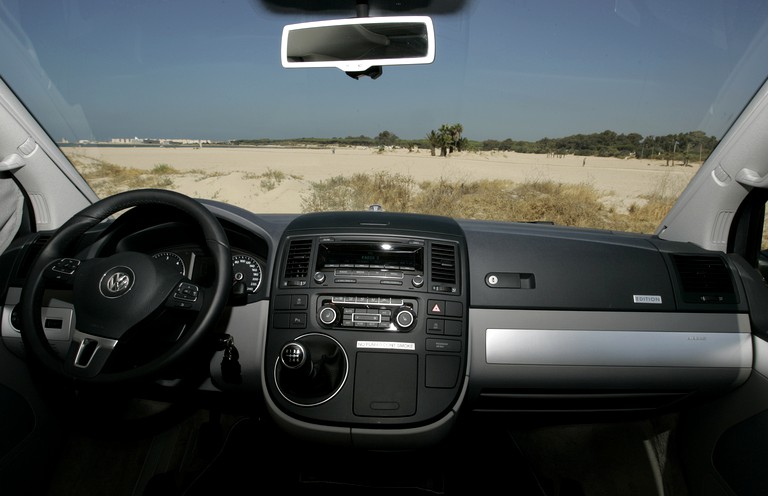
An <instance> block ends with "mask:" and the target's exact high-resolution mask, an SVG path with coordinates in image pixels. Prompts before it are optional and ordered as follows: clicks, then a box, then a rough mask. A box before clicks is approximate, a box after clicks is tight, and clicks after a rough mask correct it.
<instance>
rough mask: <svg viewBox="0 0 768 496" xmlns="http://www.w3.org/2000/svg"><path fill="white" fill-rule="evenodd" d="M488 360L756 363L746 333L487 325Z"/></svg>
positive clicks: (638, 364) (595, 363)
mask: <svg viewBox="0 0 768 496" xmlns="http://www.w3.org/2000/svg"><path fill="white" fill-rule="evenodd" d="M485 343H486V346H485V354H486V362H487V363H489V364H515V365H570V366H579V365H584V366H621V367H751V366H752V338H751V335H750V334H749V333H743V332H721V333H718V332H711V331H709V332H694V331H683V332H675V331H628V330H583V329H580V330H565V329H559V330H550V329H498V328H492V329H487V330H486V339H485Z"/></svg>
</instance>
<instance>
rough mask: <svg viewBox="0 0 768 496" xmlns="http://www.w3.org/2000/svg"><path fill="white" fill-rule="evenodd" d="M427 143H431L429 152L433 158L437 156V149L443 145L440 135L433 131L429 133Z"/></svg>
mask: <svg viewBox="0 0 768 496" xmlns="http://www.w3.org/2000/svg"><path fill="white" fill-rule="evenodd" d="M427 141H428V142H429V151H430V153H431V154H432V156H433V157H434V156H435V149H436V148H437V147H438V146H440V145H441V139H440V135H439V134H437V133H436V132H435V130H434V129H433V130H431V131H430V132H428V133H427Z"/></svg>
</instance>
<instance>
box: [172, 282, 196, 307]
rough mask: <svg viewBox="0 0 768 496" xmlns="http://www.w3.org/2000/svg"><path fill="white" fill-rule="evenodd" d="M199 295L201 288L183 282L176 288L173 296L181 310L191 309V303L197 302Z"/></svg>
mask: <svg viewBox="0 0 768 496" xmlns="http://www.w3.org/2000/svg"><path fill="white" fill-rule="evenodd" d="M199 294H200V288H199V287H197V286H195V285H194V284H190V283H188V282H182V283H180V284H179V285H178V286H177V287H176V292H175V293H174V294H173V298H174V299H175V300H176V303H177V306H178V307H179V308H189V307H191V303H194V302H195V301H197V297H198V295H199ZM185 304H186V305H185Z"/></svg>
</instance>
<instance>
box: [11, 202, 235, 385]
mask: <svg viewBox="0 0 768 496" xmlns="http://www.w3.org/2000/svg"><path fill="white" fill-rule="evenodd" d="M137 206H150V207H151V206H159V207H173V208H176V209H178V210H180V211H182V212H183V213H185V214H187V215H188V216H189V217H190V218H192V219H193V220H194V222H195V223H196V224H197V226H198V227H199V228H200V230H201V231H202V235H203V236H202V237H203V239H204V240H205V244H206V246H207V248H208V251H209V252H210V255H211V257H212V264H211V265H212V269H213V277H212V278H211V281H212V282H211V283H210V286H208V287H204V286H201V285H199V284H195V283H193V282H192V281H190V280H189V279H187V278H185V277H183V276H182V275H180V274H179V272H178V271H177V270H176V269H174V268H173V267H171V266H169V265H168V264H164V263H159V261H157V260H154V259H152V257H151V256H150V255H147V254H144V253H138V252H131V251H125V252H117V253H115V254H113V255H109V256H105V257H93V258H89V257H84V258H83V259H79V258H74V257H75V255H74V253H73V251H74V247H75V245H76V243H77V242H78V241H79V240H80V239H81V237H82V235H83V234H84V233H86V232H87V231H88V230H89V229H91V228H93V227H94V226H96V225H97V224H99V223H100V222H102V221H103V220H105V219H107V218H108V217H110V216H111V215H113V214H115V213H117V212H120V211H122V210H125V209H128V208H132V207H137ZM84 252H85V251H81V252H80V253H84ZM231 281H232V262H231V253H230V247H229V241H228V239H227V236H226V234H225V232H224V229H223V228H222V227H221V224H220V223H219V222H218V220H217V219H216V217H215V216H214V215H213V214H212V213H211V212H210V211H209V210H208V209H206V208H205V207H204V206H203V205H202V204H200V203H199V202H197V201H196V200H194V199H192V198H190V197H187V196H185V195H182V194H180V193H175V192H173V191H167V190H160V189H141V190H133V191H128V192H125V193H118V194H116V195H113V196H110V197H107V198H104V199H102V200H99V201H97V202H96V203H93V204H92V205H90V206H89V207H86V208H85V209H83V210H82V211H80V212H79V213H78V214H76V215H75V216H73V217H72V218H71V219H70V220H69V221H67V222H66V223H65V224H64V225H62V226H61V227H60V228H59V229H58V230H57V231H56V232H55V233H54V234H53V236H52V237H51V239H50V240H49V241H48V243H47V244H46V245H45V247H44V248H43V249H42V250H41V252H40V255H39V256H38V258H37V260H36V261H35V263H34V264H33V266H32V268H31V270H30V273H29V276H28V279H27V281H26V284H25V285H24V289H23V290H22V295H21V322H22V339H23V341H24V346H25V349H26V351H27V354H28V355H31V356H30V358H34V359H37V360H38V361H39V362H40V363H41V364H42V365H44V366H45V368H47V369H50V370H51V371H53V372H55V373H57V374H59V375H62V376H64V377H66V378H70V379H75V380H78V381H81V382H84V383H112V384H114V383H127V382H132V381H138V380H144V379H149V378H151V377H153V376H155V375H157V374H158V373H159V372H161V371H162V370H164V369H165V368H166V367H168V366H169V365H171V364H174V363H176V362H177V361H178V360H180V359H182V358H183V357H185V356H187V355H188V354H189V353H190V352H191V351H192V350H193V349H195V348H196V347H197V345H199V344H200V343H201V342H202V341H203V340H204V338H205V337H206V335H207V333H208V332H209V331H210V330H211V329H212V328H213V326H214V324H215V323H216V321H217V319H218V318H219V317H220V315H221V312H222V310H223V309H224V305H225V303H226V301H227V297H228V293H229V289H230V286H231ZM61 285H63V286H64V287H66V288H70V289H71V291H72V295H73V296H72V305H73V307H74V313H75V319H76V323H75V329H74V331H73V335H72V336H71V341H70V343H69V348H68V351H67V352H66V354H65V356H64V357H63V358H62V357H61V356H60V355H59V354H58V353H57V352H56V351H55V350H54V349H53V348H52V347H51V345H50V344H49V342H48V340H47V339H46V337H45V332H44V330H43V324H42V322H41V320H42V317H41V311H42V299H43V294H44V292H45V289H46V288H49V287H51V286H57V287H58V286H61ZM167 309H177V311H181V312H192V313H190V314H186V316H188V317H190V321H191V322H192V323H191V325H189V326H188V328H186V329H185V330H184V332H183V335H182V336H181V337H180V338H179V339H177V340H176V341H174V342H173V344H172V345H171V346H170V347H168V349H166V350H165V351H163V352H162V353H160V354H159V355H157V356H155V357H154V358H150V359H148V360H147V361H145V362H143V363H139V364H134V365H132V366H130V367H125V370H122V369H121V368H119V367H118V368H116V367H114V366H109V365H108V364H110V357H111V356H113V352H114V351H115V350H116V349H120V344H121V340H123V339H124V338H125V337H126V336H127V335H128V333H129V331H131V330H132V329H135V328H137V327H141V326H142V325H146V323H147V322H148V321H151V320H153V319H154V318H155V316H156V315H157V314H158V313H160V312H162V311H164V310H167ZM152 345H153V343H152V340H151V337H150V338H149V339H147V342H146V346H152Z"/></svg>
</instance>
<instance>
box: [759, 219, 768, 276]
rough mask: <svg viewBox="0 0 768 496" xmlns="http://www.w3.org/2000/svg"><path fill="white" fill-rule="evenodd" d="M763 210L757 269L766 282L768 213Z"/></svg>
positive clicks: (767, 268) (767, 267)
mask: <svg viewBox="0 0 768 496" xmlns="http://www.w3.org/2000/svg"><path fill="white" fill-rule="evenodd" d="M763 208H764V211H763V235H762V237H761V238H760V253H758V254H757V269H758V270H759V271H760V273H761V274H762V275H763V279H765V280H766V281H768V211H766V210H765V207H763Z"/></svg>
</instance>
